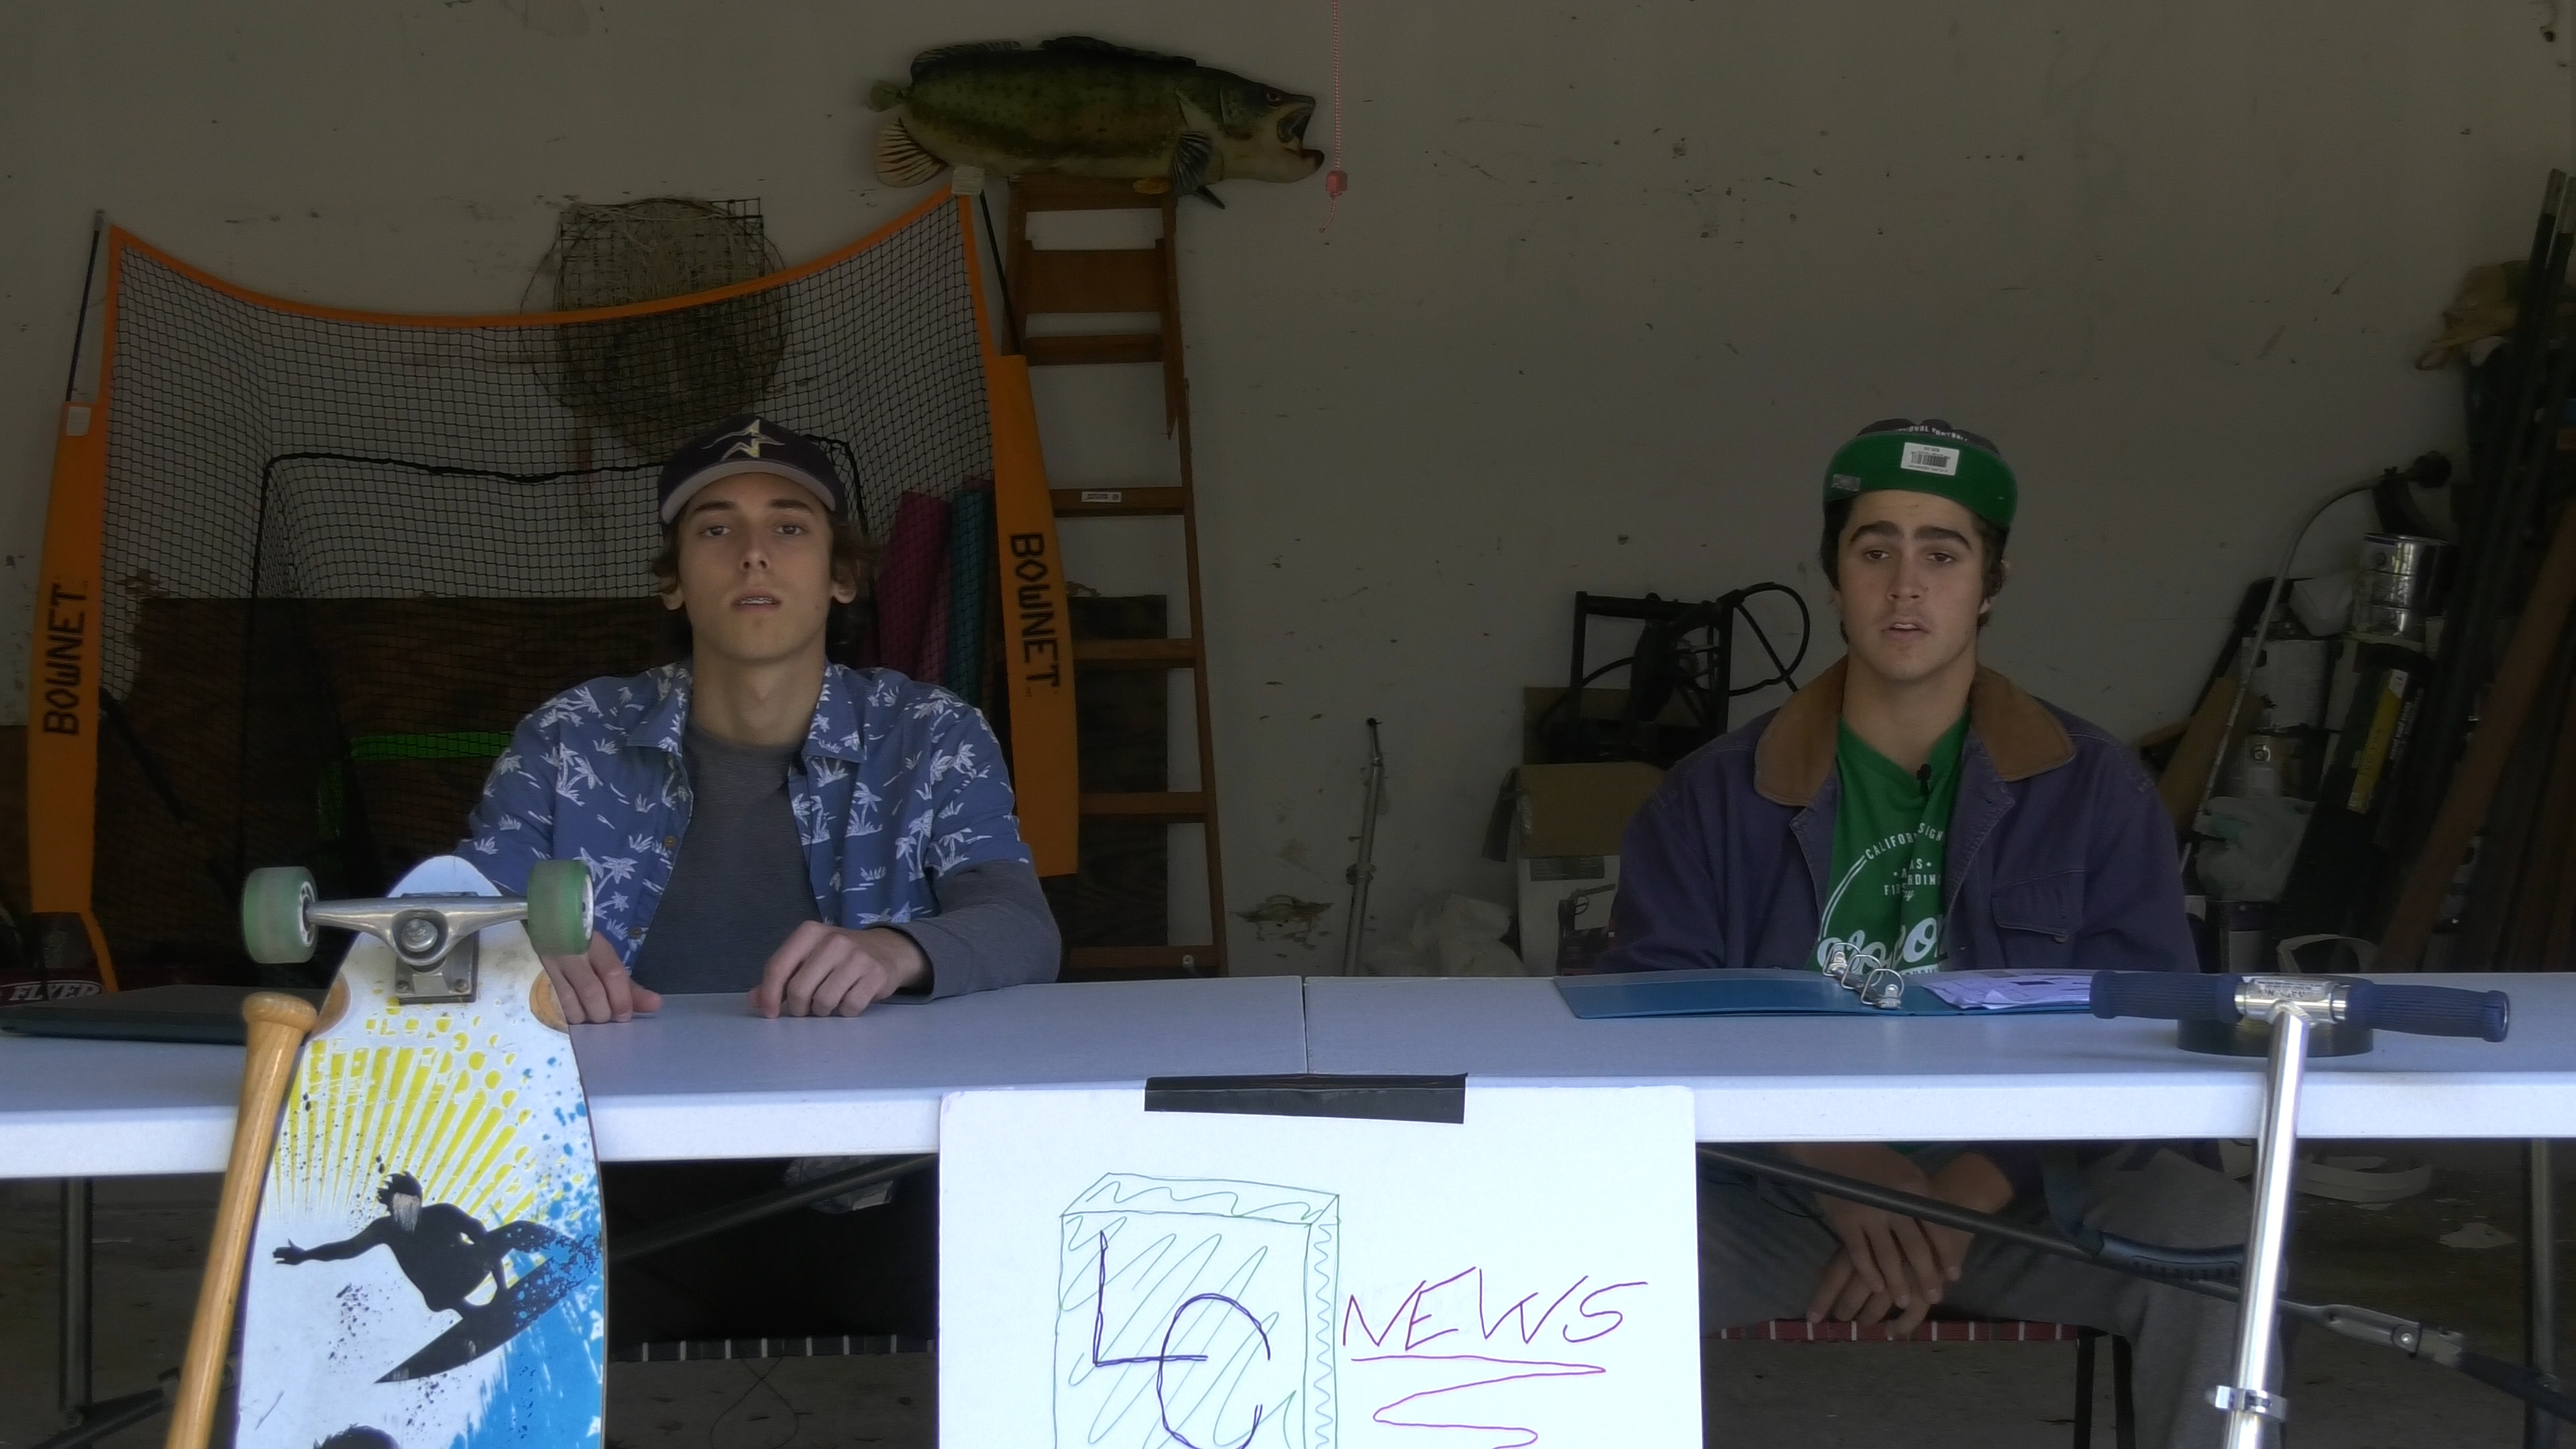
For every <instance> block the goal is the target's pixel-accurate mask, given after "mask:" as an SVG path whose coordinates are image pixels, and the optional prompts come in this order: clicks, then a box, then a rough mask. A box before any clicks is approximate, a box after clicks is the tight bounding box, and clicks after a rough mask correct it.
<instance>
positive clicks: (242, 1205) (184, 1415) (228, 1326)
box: [167, 991, 315, 1449]
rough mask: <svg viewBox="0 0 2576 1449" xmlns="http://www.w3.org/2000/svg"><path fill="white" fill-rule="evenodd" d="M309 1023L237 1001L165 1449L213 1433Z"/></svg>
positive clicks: (282, 1008) (196, 1442)
mask: <svg viewBox="0 0 2576 1449" xmlns="http://www.w3.org/2000/svg"><path fill="white" fill-rule="evenodd" d="M314 1017H315V1012H314V1010H313V1004H312V1003H311V1002H309V1001H306V1000H305V999H304V998H302V997H300V996H288V995H286V994H284V993H283V992H276V991H261V992H256V993H254V994H253V995H252V996H251V997H250V999H249V1000H247V1001H244V1002H243V1003H242V1020H244V1021H246V1022H248V1023H250V1041H249V1047H250V1052H249V1055H248V1056H247V1057H246V1058H245V1059H244V1060H243V1062H242V1090H241V1112H240V1115H238V1116H236V1117H235V1118H234V1119H233V1155H232V1160H231V1161H230V1162H229V1163H227V1164H226V1165H225V1167H224V1194H223V1197H222V1199H221V1200H220V1201H219V1202H217V1204H216V1206H215V1240H214V1243H213V1245H212V1246H211V1247H209V1248H208V1249H207V1250H206V1276H205V1280H204V1282H203V1283H201V1284H200V1285H199V1286H198V1288H197V1317H196V1321H195V1322H194V1323H193V1324H192V1325H190V1327H189V1329H188V1356H187V1357H186V1358H185V1359H184V1360H182V1361H181V1363H180V1367H179V1398H178V1402H177V1403H176V1404H175V1405H173V1406H172V1408H171V1411H170V1437H169V1439H168V1441H167V1443H168V1445H169V1449H205V1445H206V1436H207V1434H208V1433H209V1432H210V1431H211V1430H212V1429H213V1428H214V1419H215V1392H216V1390H217V1389H219V1388H221V1387H222V1386H223V1381H224V1349H225V1348H226V1347H227V1346H229V1344H230V1343H231V1341H232V1333H233V1307H234V1305H235V1304H237V1303H239V1302H240V1301H241V1281H242V1268H243V1263H244V1259H245V1258H246V1256H247V1255H248V1253H249V1251H250V1228H251V1223H252V1221H253V1220H254V1219H256V1218H257V1217H258V1215H259V1192H260V1188H261V1187H262V1186H263V1185H265V1184H266V1182H267V1181H268V1150H269V1146H270V1144H272V1143H273V1142H275V1141H276V1139H277V1114H278V1108H279V1106H280V1105H281V1104H282V1103H283V1102H284V1101H285V1100H286V1084H287V1082H288V1080H289V1079H290V1078H292V1077H293V1075H294V1071H295V1049H296V1048H297V1047H299V1046H302V1045H303V1044H304V1037H305V1034H306V1033H308V1032H310V1031H312V1030H313V1022H314Z"/></svg>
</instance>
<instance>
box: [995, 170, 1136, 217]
mask: <svg viewBox="0 0 2576 1449" xmlns="http://www.w3.org/2000/svg"><path fill="white" fill-rule="evenodd" d="M1164 195H1165V193H1162V192H1157V191H1138V190H1137V189H1136V183H1134V182H1132V181H1105V180H1102V179H1100V178H1097V177H1090V176H1048V175H1044V174H1041V173H1037V172H1032V173H1030V174H1028V175H1026V176H1014V177H1012V178H1011V199H1012V204H1013V205H1015V206H1017V207H1018V208H1019V209H1020V210H1022V211H1153V210H1156V209H1158V208H1160V207H1161V206H1162V204H1163V198H1164Z"/></svg>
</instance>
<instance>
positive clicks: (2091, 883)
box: [1599, 662, 2200, 1190]
mask: <svg viewBox="0 0 2576 1449" xmlns="http://www.w3.org/2000/svg"><path fill="white" fill-rule="evenodd" d="M1845 667H1846V666H1845V665H1844V664H1842V663H1839V662H1838V663H1836V664H1835V665H1834V666H1833V667H1832V668H1830V669H1828V670H1826V671H1825V673H1824V674H1822V675H1820V676H1818V678H1817V679H1816V680H1815V682H1814V683H1812V684H1809V685H1808V686H1807V687H1806V688H1804V689H1801V690H1799V691H1798V692H1797V693H1796V694H1795V695H1792V696H1791V697H1790V699H1789V701H1788V702H1787V703H1785V704H1783V705H1782V706H1781V707H1780V708H1779V709H1777V710H1775V711H1773V712H1772V713H1770V714H1768V715H1765V716H1763V717H1762V718H1760V719H1757V720H1755V721H1753V722H1752V723H1751V724H1749V725H1746V726H1745V727H1743V728H1742V729H1739V730H1737V731H1735V732H1734V733H1732V734H1729V735H1727V736H1726V737H1725V738H1723V739H1719V740H1716V741H1714V742H1712V743H1710V744H1709V745H1707V746H1706V747H1705V748H1702V749H1700V750H1698V751H1696V752H1694V753H1693V754H1692V755H1691V756H1690V757H1689V758H1687V759H1685V760H1683V761H1682V762H1681V763H1680V764H1678V765H1675V766H1674V767H1673V769H1672V772H1671V773H1670V774H1669V775H1667V776H1666V777H1665V779H1664V783H1663V786H1662V788H1660V789H1658V790H1657V791H1656V792H1655V794H1654V796H1653V798H1651V799H1649V800H1648V801H1647V802H1646V805H1645V808H1643V809H1642V810H1640V811H1638V812H1637V818H1636V819H1635V820H1634V821H1632V822H1631V823H1630V824H1629V826H1628V833H1627V837H1626V840H1625V841H1624V843H1623V844H1622V846H1621V850H1620V857H1619V893H1618V897H1617V900H1616V903H1615V905H1614V906H1613V908H1612V912H1611V946H1610V949H1609V951H1608V952H1607V953H1606V954H1604V955H1603V957H1602V958H1601V963H1600V967H1599V969H1600V970H1602V971H1605V972H1609V971H1682V970H1697V969H1708V968H1713V967H1762V966H1772V967H1796V966H1812V965H1814V963H1815V948H1816V934H1817V929H1818V909H1819V903H1820V902H1821V901H1822V900H1823V899H1824V893H1825V885H1826V879H1827V877H1828V875H1829V874H1830V873H1831V871H1832V869H1833V856H1834V809H1835V806H1836V805H1837V803H1838V802H1839V801H1840V799H1841V796H1842V787H1841V781H1840V780H1839V779H1838V778H1837V777H1836V775H1835V771H1834V746H1835V742H1836V738H1837V728H1838V725H1839V722H1840V720H1841V719H1842V706H1843V671H1844V669H1845ZM1964 769H1965V773H1964V774H1963V776H1962V777H1961V779H1960V781H1959V800H1958V804H1957V805H1956V806H1954V807H1953V808H1952V812H1951V816H1950V845H1949V856H1948V860H1947V862H1946V863H1945V865H1944V866H1943V869H1942V873H1941V876H1942V879H1941V889H1942V895H1943V898H1944V906H1943V909H1944V911H1945V913H1946V915H1945V924H1944V928H1943V929H1944V935H1945V936H1946V937H1947V939H1948V941H1949V945H1950V959H1949V961H1948V962H1947V963H1946V966H1945V969H1948V970H1955V971H1973V970H1993V969H1999V968H2011V969H2015V970H2059V971H2064V970H2075V971H2102V970H2111V971H2197V970H2198V969H2200V964H2199V959H2198V957H2197V955H2196V954H2195V953H2194V951H2193V948H2192V939H2191V929H2190V926H2189V925H2188V924H2187V922H2186V918H2185V917H2184V915H2183V909H2182V872H2181V869H2180V866H2179V864H2178V863H2177V861H2176V858H2175V842H2174V833H2173V825H2172V822H2171V819H2170V818H2169V817H2168V816H2167V815H2166V813H2165V809H2164V805H2163V803H2162V801H2161V800H2160V799H2159V797H2158V796H2157V794H2156V788H2155V785H2154V783H2153V782H2152V781H2150V780H2149V779H2148V778H2147V773H2146V771H2145V769H2144V768H2143V767H2141V766H2140V765H2139V763H2138V759H2137V756H2136V755H2135V754H2134V753H2132V752H2131V751H2130V750H2129V748H2128V747H2127V746H2126V745H2123V744H2122V743H2120V742H2119V741H2118V740H2116V739H2114V738H2112V737H2111V736H2110V735H2109V734H2107V733H2105V732H2104V731H2103V730H2102V729H2100V728H2099V727H2097V726H2095V725H2091V724H2087V723H2086V722H2085V721H2083V720H2080V719H2078V718H2076V717H2075V716H2073V715H2071V714H2068V713H2066V712H2065V711H2063V710H2060V709H2057V708H2055V707H2053V706H2050V705H2048V704H2045V703H2042V702H2041V701H2039V700H2037V699H2034V698H2032V697H2031V696H2030V695H2028V694H2025V693H2023V692H2022V690H2021V689H2020V688H2019V687H2018V686H2016V685H2015V684H2014V683H2013V682H2012V681H2011V680H2009V679H2006V678H2004V677H2003V676H2002V675H2001V674H1998V673H1996V672H1995V671H1993V670H1991V669H1980V670H1979V671H1977V680H1976V683H1975V685H1973V686H1972V687H1971V689H1970V691H1969V695H1968V744H1967V752H1966V757H1965V765H1964ZM1979 1150H1980V1151H1984V1152H1986V1154H1987V1155H1988V1156H1989V1157H1991V1158H1993V1159H1994V1160H1995V1162H1996V1165H1997V1166H1999V1167H2001V1168H2003V1170H2004V1172H2005V1175H2006V1176H2008V1177H2010V1178H2012V1179H2013V1182H2014V1185H2015V1187H2016V1188H2019V1189H2023V1190H2027V1189H2028V1188H2029V1187H2030V1186H2031V1185H2032V1184H2033V1183H2034V1182H2035V1181H2036V1175H2037V1157H2036V1154H2035V1153H2033V1152H2031V1151H2029V1150H2027V1149H2019V1150H2017V1149H2014V1148H2010V1147H1996V1148H1984V1147H1980V1148H1979Z"/></svg>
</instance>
